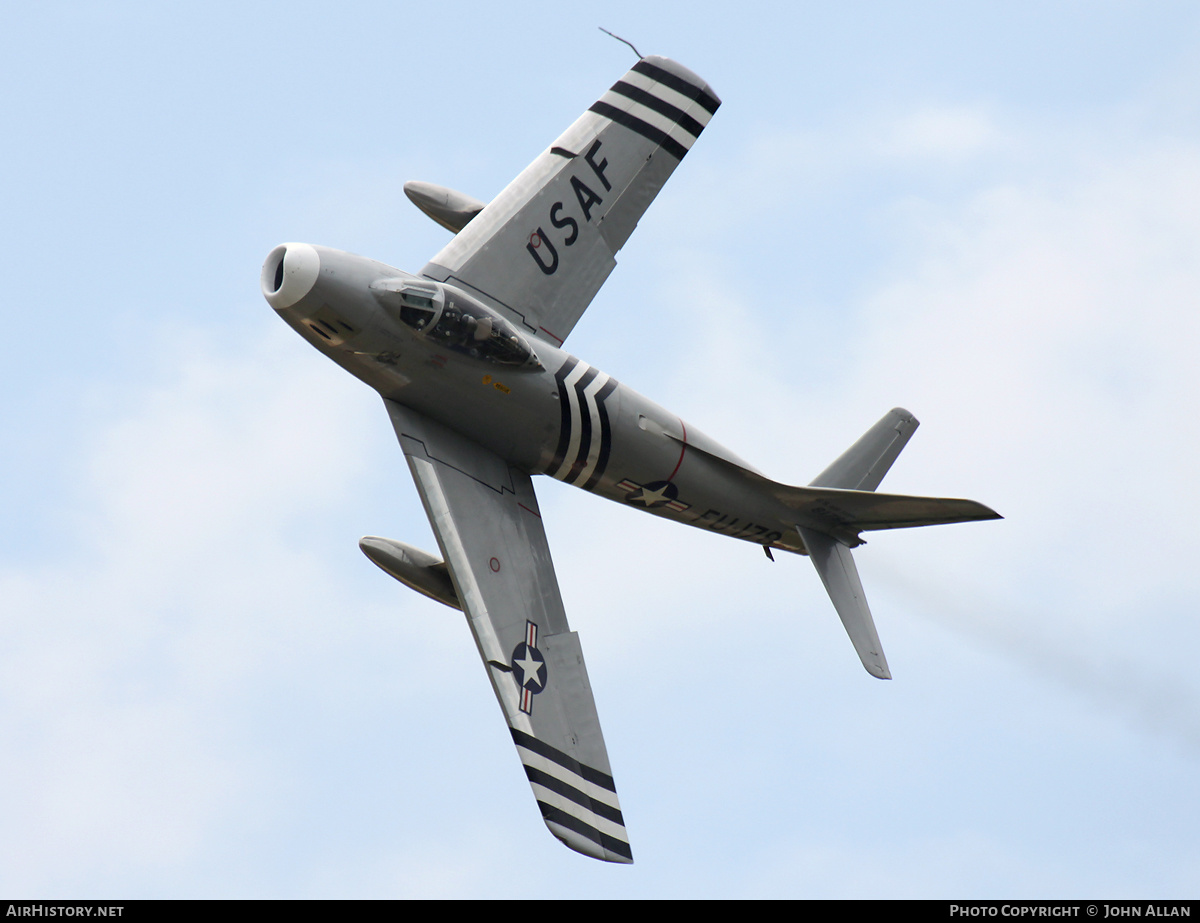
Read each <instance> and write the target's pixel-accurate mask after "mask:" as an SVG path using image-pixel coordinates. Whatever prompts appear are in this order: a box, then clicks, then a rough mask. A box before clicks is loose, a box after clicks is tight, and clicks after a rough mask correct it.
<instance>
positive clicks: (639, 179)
mask: <svg viewBox="0 0 1200 923" xmlns="http://www.w3.org/2000/svg"><path fill="white" fill-rule="evenodd" d="M720 104H721V103H720V99H719V98H718V97H717V94H716V93H715V92H714V91H713V89H712V87H710V86H709V85H708V84H707V83H705V82H704V81H703V80H702V79H700V77H698V76H696V74H694V73H692V72H691V71H690V70H688V69H687V68H685V67H682V66H681V65H679V64H677V63H675V62H674V61H671V60H668V59H666V58H661V57H655V56H649V57H644V58H641V59H640V60H639V61H638V62H637V63H636V64H635V65H634V66H633V68H632V69H631V70H630V71H629V72H628V73H626V74H625V75H624V76H623V77H621V79H620V80H618V81H617V82H616V83H614V84H613V86H612V87H611V88H610V89H609V90H607V91H606V92H605V93H604V94H603V95H602V96H601V97H600V99H599V100H598V101H596V102H595V103H594V104H593V105H591V106H590V107H589V108H588V109H587V111H585V112H584V113H583V115H581V116H580V117H579V118H578V119H577V120H576V121H575V123H574V124H573V125H571V126H570V127H569V128H568V129H567V130H566V131H565V132H564V133H563V134H562V135H560V136H559V137H558V138H557V139H556V140H555V141H554V142H553V143H552V144H551V145H550V146H549V147H548V148H547V149H546V150H545V151H543V152H542V153H541V154H540V155H539V156H538V157H537V158H536V159H535V160H534V161H533V163H531V164H530V165H529V166H528V167H527V168H526V169H525V171H524V172H523V173H521V174H520V175H519V176H518V177H517V178H516V179H515V180H513V181H512V183H511V184H509V186H508V187H507V188H505V189H504V190H503V191H502V192H501V193H500V194H499V195H498V196H496V197H495V198H494V199H493V200H492V201H491V202H488V203H486V204H485V203H483V202H480V201H478V200H476V199H474V198H472V197H471V196H468V195H465V194H463V193H460V192H455V191H454V190H451V189H446V188H443V187H440V186H435V185H432V184H429V183H408V184H406V186H405V191H406V192H407V194H408V196H409V198H410V199H412V201H413V202H414V203H415V204H416V205H417V206H418V207H419V208H420V209H421V210H422V211H424V212H425V213H426V214H427V215H428V216H429V217H431V218H432V219H433V220H434V221H436V222H437V223H438V224H440V225H442V226H443V227H445V228H446V229H448V230H449V231H451V232H453V233H454V237H453V239H451V240H450V242H449V243H448V244H446V246H445V247H444V248H443V249H442V250H441V252H439V253H438V254H437V255H436V256H434V257H433V259H432V260H431V261H430V262H429V263H427V264H426V265H425V266H424V267H423V268H422V269H421V270H420V271H419V272H417V273H415V274H413V273H408V272H404V271H402V270H399V269H395V268H393V267H391V266H388V265H386V264H384V263H380V262H377V261H375V260H372V259H368V258H366V257H362V256H355V255H353V254H350V253H345V252H342V251H340V250H334V249H330V248H328V247H321V246H314V245H310V244H305V243H286V244H281V245H279V246H278V247H276V248H275V249H273V250H272V251H271V252H270V254H269V255H268V256H267V260H266V262H265V263H264V264H263V268H262V292H263V295H264V296H265V297H266V299H267V301H268V302H269V303H270V305H271V307H272V308H274V309H275V310H276V312H278V314H279V315H280V317H282V318H283V320H284V321H285V322H286V323H287V324H289V325H290V326H291V327H292V328H293V329H294V330H295V331H296V332H297V333H299V334H300V335H301V336H302V337H304V338H305V339H306V340H307V341H308V342H309V343H311V344H312V345H313V346H315V347H316V348H317V349H318V350H319V351H320V352H322V353H323V354H324V355H326V356H328V357H329V358H330V359H332V360H333V361H334V362H336V363H337V364H338V365H340V366H342V368H344V369H346V371H348V372H350V374H352V375H354V376H355V377H357V378H359V379H360V380H362V381H363V382H364V383H366V384H367V385H369V386H370V387H372V388H374V389H375V390H376V391H378V392H379V394H380V395H381V396H382V398H383V403H384V406H385V407H386V409H387V412H388V415H389V416H390V418H391V421H392V426H393V427H394V428H395V431H396V437H397V438H398V440H399V442H400V446H401V448H402V449H403V451H404V455H405V458H406V460H407V462H408V467H409V470H410V471H411V472H412V476H413V480H414V481H415V482H416V486H417V492H418V493H419V494H420V496H421V502H422V503H423V504H424V506H425V512H426V514H427V515H428V517H429V522H430V524H431V525H432V527H433V532H434V534H435V535H436V536H437V542H438V547H439V551H440V556H439V555H435V554H431V553H428V552H425V551H421V550H419V549H417V548H413V547H410V546H408V545H406V544H404V543H402V542H398V541H394V540H392V539H386V538H376V537H366V538H363V539H362V540H361V541H360V542H359V545H360V547H361V548H362V550H363V552H364V553H365V554H366V555H367V557H368V558H370V559H371V560H372V561H373V562H375V563H376V564H377V565H378V566H379V567H380V568H382V569H383V570H384V571H386V572H387V573H388V574H390V575H391V576H392V577H394V578H396V579H397V580H399V581H400V582H401V583H403V584H405V585H406V586H408V587H411V588H412V589H414V590H416V591H417V592H419V593H423V594H424V595H426V596H428V597H430V598H431V599H435V600H437V601H438V602H441V603H444V604H445V605H447V606H451V607H453V608H455V609H459V610H461V611H462V612H463V613H464V615H465V616H466V620H467V626H468V628H470V630H471V634H472V635H473V636H474V638H475V644H476V646H477V647H478V649H479V656H480V657H481V658H482V660H483V664H484V668H485V669H486V671H487V674H488V678H489V679H490V680H491V683H492V688H493V690H494V691H495V693H496V698H497V700H499V702H500V709H501V711H502V712H503V714H504V720H505V721H506V722H507V723H508V726H509V729H510V731H511V733H512V739H513V743H514V744H515V745H516V749H517V753H518V755H519V756H520V759H521V762H522V764H523V765H524V768H525V773H526V775H527V776H528V779H529V783H530V785H531V786H532V788H533V794H534V797H535V799H536V800H537V805H538V808H539V809H540V811H541V814H542V817H543V819H544V821H545V823H546V826H547V827H548V828H549V829H550V832H551V833H553V834H554V835H555V836H556V837H558V838H559V839H560V840H561V841H562V842H563V843H565V844H566V845H567V846H569V847H570V848H571V849H574V850H576V851H578V852H581V853H583V854H585V855H588V856H592V857H594V858H597V859H602V860H605V861H608V862H620V863H628V862H632V861H633V854H632V851H631V850H630V846H629V837H628V834H627V833H626V829H625V821H624V818H623V816H622V814H621V806H620V802H619V801H618V799H617V790H616V786H615V785H614V783H613V777H612V769H611V768H610V765H609V761H608V754H607V751H606V749H605V746H604V737H603V735H602V734H601V732H600V722H599V719H598V717H597V714H596V705H595V701H594V699H593V696H592V689H591V685H590V683H589V681H588V674H587V668H586V667H585V665H584V660H583V650H582V648H581V646H580V642H579V636H578V634H577V633H576V632H573V631H572V630H571V628H570V626H569V624H568V623H567V617H566V613H565V612H564V611H563V603H562V597H561V596H560V595H559V589H558V582H557V579H556V577H555V574H554V564H553V563H552V561H551V557H550V548H549V546H548V544H547V542H546V533H545V530H544V528H543V526H542V518H541V514H540V512H539V510H538V502H537V498H536V496H535V495H534V486H533V477H534V475H548V476H550V477H552V478H557V479H559V480H561V481H565V482H566V483H568V484H574V485H575V486H576V487H581V488H582V489H584V490H587V491H590V492H592V493H594V494H597V495H599V496H601V497H606V498H608V499H609V500H614V501H616V502H617V503H624V504H627V505H629V506H632V507H634V508H635V509H639V510H645V511H646V512H648V513H653V514H654V515H656V516H662V517H665V518H667V519H672V520H674V521H676V522H679V523H682V524H683V525H689V526H694V527H696V528H699V529H706V530H708V531H711V532H717V533H720V534H722V535H727V536H729V537H731V538H736V539H740V540H741V541H744V542H752V543H754V544H757V545H761V546H762V547H763V549H764V551H765V552H766V553H767V555H768V556H772V555H773V552H776V551H779V552H792V553H795V554H801V555H807V556H808V558H809V560H811V561H812V562H813V564H814V565H815V566H816V569H817V573H818V574H819V575H820V578H821V581H822V582H823V583H824V585H825V589H826V590H827V591H828V593H829V596H830V598H831V599H832V601H833V605H834V608H835V609H836V610H837V613H838V615H839V616H840V617H841V619H842V623H843V625H845V628H846V631H847V632H848V634H849V635H850V640H851V641H852V642H853V645H854V649H855V651H857V653H858V656H859V657H860V658H861V660H862V663H863V666H864V667H866V669H867V672H869V673H870V674H871V675H872V676H876V677H879V678H880V679H889V678H890V676H891V674H890V673H889V671H888V665H887V660H886V659H885V658H884V654H883V648H882V646H881V645H880V643H879V636H878V634H877V633H876V630H875V624H874V621H873V619H872V617H871V611H870V609H869V608H868V607H867V601H866V597H865V596H864V594H863V589H862V584H861V583H860V581H859V578H858V572H857V570H856V568H855V564H854V558H853V557H852V555H851V549H852V548H855V547H857V546H858V545H860V544H862V542H863V539H862V533H863V532H869V531H873V530H877V529H899V528H907V527H910V526H926V525H934V524H937V523H954V522H967V521H970V520H981V519H996V518H999V517H998V516H997V514H996V513H994V512H993V511H992V510H990V509H988V508H987V507H986V506H983V505H982V504H979V503H975V502H972V501H970V500H952V499H944V498H934V497H911V496H901V495H896V494H883V493H878V492H877V491H876V488H877V487H878V486H879V483H880V481H881V480H882V479H883V476H884V475H885V474H886V473H887V471H888V469H889V468H890V467H891V465H892V463H893V462H894V461H895V460H896V457H897V455H899V453H900V451H901V449H903V448H904V446H905V444H906V443H907V442H908V440H909V438H910V437H911V436H912V434H913V431H914V430H915V429H916V428H917V420H916V419H915V418H914V417H913V416H912V414H910V413H909V412H908V411H906V410H901V409H895V410H892V411H890V412H888V413H887V414H885V415H884V417H883V419H881V420H880V421H879V422H878V423H876V424H875V425H874V426H872V427H871V428H870V429H869V430H868V431H867V432H866V434H865V435H864V436H863V437H862V438H861V439H859V440H858V442H856V443H855V444H854V445H853V446H851V447H850V448H849V449H848V450H847V451H846V452H845V453H844V454H843V455H842V456H841V457H840V458H838V459H837V460H836V461H835V462H834V463H833V464H831V465H830V466H829V467H828V468H826V469H825V470H824V471H822V472H821V473H820V474H819V475H818V476H817V477H816V479H815V480H813V481H812V483H811V484H809V485H808V486H806V487H792V486H788V485H786V484H781V483H779V482H777V481H773V480H770V479H769V478H767V477H766V476H765V475H763V474H761V473H760V472H759V471H757V470H756V469H754V468H752V467H751V466H750V465H749V464H748V463H746V462H745V461H743V460H742V459H741V458H739V457H738V456H737V455H735V454H734V453H733V452H731V451H730V450H728V449H726V448H725V447H724V446H721V445H720V444H718V443H717V442H715V441H714V440H713V439H710V438H709V437H708V436H706V435H704V434H703V433H702V432H700V431H699V430H698V429H696V428H695V427H694V426H691V425H689V424H687V423H685V422H684V421H683V420H681V419H680V418H679V417H677V416H676V415H675V414H673V413H670V412H669V411H667V410H665V409H664V408H662V407H660V406H659V405H658V404H655V403H654V402H653V401H650V400H648V399H647V398H645V397H643V396H642V395H641V394H639V393H637V392H636V391H634V390H633V389H632V388H630V387H629V386H628V385H626V384H624V383H622V382H619V381H617V380H616V379H615V378H613V377H612V376H611V375H608V374H606V373H605V372H603V371H601V370H600V369H598V368H596V367H595V366H592V365H589V364H588V363H587V362H585V361H583V360H582V359H579V358H577V357H575V356H573V355H571V354H570V353H569V352H567V351H566V350H565V349H563V344H564V342H565V340H566V339H567V337H568V336H569V335H570V333H571V330H572V329H573V328H574V326H575V324H576V323H577V322H578V321H579V318H580V316H581V315H582V314H583V312H584V310H586V308H587V307H588V305H589V304H590V303H591V301H592V299H593V298H594V297H595V295H596V293H597V292H598V291H599V290H600V287H601V286H602V285H603V284H604V281H605V279H607V278H608V275H609V273H611V272H612V270H613V268H614V267H615V265H616V261H615V259H614V257H615V255H616V253H617V251H618V250H620V249H621V247H622V246H624V244H625V242H626V241H627V240H628V239H629V236H630V234H631V233H632V232H633V229H634V228H635V227H636V226H637V223H638V220H639V219H640V218H641V216H642V214H643V213H644V212H645V210H646V208H647V207H648V206H649V204H650V203H651V202H652V201H653V200H654V197H655V196H656V195H657V194H658V191H659V190H660V189H661V188H662V187H663V184H664V183H666V181H667V179H668V178H669V177H670V176H671V174H672V173H673V172H674V171H675V168H676V167H678V166H679V163H680V161H682V160H683V158H684V156H685V155H686V154H687V153H688V151H689V150H690V149H691V147H692V145H693V144H694V143H695V141H696V139H697V138H699V136H700V133H701V132H702V131H703V130H704V128H705V127H706V126H707V125H708V123H709V120H710V119H712V117H713V115H714V114H715V113H716V112H717V108H718V107H719V106H720Z"/></svg>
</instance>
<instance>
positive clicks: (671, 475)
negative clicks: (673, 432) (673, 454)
mask: <svg viewBox="0 0 1200 923" xmlns="http://www.w3.org/2000/svg"><path fill="white" fill-rule="evenodd" d="M679 425H680V426H681V427H682V428H683V445H681V446H680V447H679V461H677V462H675V470H674V471H672V472H671V474H670V475H669V476H668V477H667V480H668V481H673V480H674V479H675V475H677V474H678V473H679V466H680V465H682V464H683V453H684V452H686V451H687V424H686V423H684V422H683V421H682V420H680V421H679Z"/></svg>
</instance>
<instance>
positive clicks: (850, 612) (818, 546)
mask: <svg viewBox="0 0 1200 923" xmlns="http://www.w3.org/2000/svg"><path fill="white" fill-rule="evenodd" d="M796 529H797V531H798V532H799V533H800V537H801V538H802V539H804V545H805V547H807V548H808V557H809V559H810V560H811V561H812V562H813V566H814V567H816V569H817V573H818V574H820V576H821V582H822V583H823V584H825V591H826V592H827V593H828V594H829V598H830V599H831V600H833V607H834V608H835V609H837V614H838V616H839V617H840V618H841V620H842V625H843V626H845V628H846V634H848V635H849V636H850V641H851V643H853V644H854V650H855V651H857V652H858V657H859V659H860V660H861V661H862V665H863V666H864V667H866V668H867V672H868V673H870V674H871V675H872V676H876V677H878V678H879V679H891V678H892V674H891V671H890V670H888V665H887V658H886V657H884V656H883V645H882V644H880V643H879V634H878V633H877V632H876V631H875V620H874V619H873V618H871V609H870V607H869V606H868V605H867V596H866V594H865V593H864V592H863V588H862V581H860V580H859V579H858V568H857V567H856V566H855V564H854V556H853V555H852V554H851V553H850V549H849V548H847V547H846V546H845V545H843V544H842V543H841V542H839V541H838V540H837V539H835V538H831V537H830V536H828V535H825V534H824V533H822V532H817V531H814V530H813V529H806V528H805V527H804V526H797V527H796Z"/></svg>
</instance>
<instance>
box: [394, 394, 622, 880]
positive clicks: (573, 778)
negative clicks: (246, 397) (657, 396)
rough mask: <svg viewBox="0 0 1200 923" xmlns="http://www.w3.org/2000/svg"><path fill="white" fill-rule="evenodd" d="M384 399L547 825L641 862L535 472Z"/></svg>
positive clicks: (581, 843)
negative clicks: (562, 589)
mask: <svg viewBox="0 0 1200 923" xmlns="http://www.w3.org/2000/svg"><path fill="white" fill-rule="evenodd" d="M384 403H385V404H386V405H387V409H388V413H389V415H390V416H391V419H392V425H393V426H394V427H395V430H396V436H397V438H398V439H399V440H400V445H401V447H402V448H403V449H404V455H405V458H406V460H407V461H408V466H409V469H410V470H411V472H412V475H413V480H414V481H415V482H416V485H417V490H418V492H419V493H420V495H421V501H422V503H423V504H424V506H425V512H426V514H427V515H428V516H429V522H430V524H431V525H432V526H433V531H434V533H435V534H436V536H437V540H438V544H439V545H440V546H441V550H442V554H443V556H444V559H445V562H446V565H447V567H448V569H449V572H450V576H451V579H452V581H453V583H454V588H455V590H456V591H457V594H458V600H459V602H460V603H461V604H462V608H463V611H464V613H465V614H466V617H467V623H468V625H469V626H470V629H471V634H472V635H473V636H474V638H475V643H476V646H477V647H478V649H479V654H480V656H481V657H482V659H483V662H484V665H485V667H486V669H487V673H488V678H489V679H490V680H491V683H492V688H493V690H494V691H495V693H496V698H497V700H498V701H499V702H500V708H501V710H502V711H503V712H504V717H505V720H506V721H507V722H508V726H509V729H510V731H511V733H512V737H513V742H514V744H515V745H516V748H517V753H518V755H519V756H520V758H521V763H522V764H523V766H524V767H525V775H526V777H527V778H528V779H529V784H530V786H531V787H532V789H533V793H534V797H535V798H536V799H537V803H538V807H539V808H540V810H541V812H542V818H543V820H544V821H545V822H546V826H547V827H548V828H549V829H550V832H551V833H553V834H554V835H555V836H556V837H558V838H559V839H560V840H562V841H563V842H564V843H565V844H566V845H567V846H569V847H570V848H571V849H574V850H576V851H577V852H581V853H584V854H585V855H589V856H592V857H594V858H597V859H603V860H605V861H608V862H625V863H627V862H632V861H633V858H632V853H631V852H630V849H629V837H628V834H627V833H626V832H625V822H624V819H623V818H622V816H621V806H620V803H619V801H618V800H617V792H616V787H615V786H614V784H613V779H612V771H611V769H610V767H609V763H608V754H607V751H606V749H605V746H604V737H603V735H602V734H601V731H600V720H599V718H598V716H597V714H596V705H595V701H594V699H593V696H592V689H591V684H590V683H589V681H588V675H587V667H586V665H585V664H584V660H583V650H582V648H581V647H580V644H579V636H578V634H577V633H576V632H573V631H571V629H570V626H569V625H568V624H567V618H566V614H565V612H564V611H563V604H562V597H561V595H560V594H559V590H558V581H557V579H556V577H555V574H554V564H553V562H552V561H551V558H550V549H549V546H548V545H547V543H546V533H545V530H544V529H543V528H542V521H541V514H540V512H539V511H538V505H537V498H536V497H535V496H534V493H533V484H532V481H531V479H530V476H529V475H528V474H526V473H524V472H522V471H518V470H517V469H515V468H512V467H510V466H509V465H508V464H507V463H506V462H505V461H504V460H503V459H501V458H500V457H499V456H497V455H496V454H494V453H493V452H490V451H489V450H487V449H484V448H483V447H482V446H479V445H478V444H476V443H473V442H471V441H470V440H468V439H465V438H463V437H462V436H460V435H458V434H457V433H454V432H453V431H451V430H449V429H447V428H445V427H443V426H441V425H440V424H437V423H435V422H433V421H432V420H429V419H428V418H426V417H424V416H422V415H421V414H418V413H416V412H415V411H412V410H410V409H408V408H406V407H403V406H402V405H400V404H397V403H395V402H393V401H389V400H385V401H384Z"/></svg>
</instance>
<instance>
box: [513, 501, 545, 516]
mask: <svg viewBox="0 0 1200 923" xmlns="http://www.w3.org/2000/svg"><path fill="white" fill-rule="evenodd" d="M517 506H519V507H520V508H521V509H523V510H524V511H525V512H526V513H533V515H534V516H536V517H537V518H538V519H541V518H542V514H541V513H539V512H538V511H537V510H531V509H530V508H529V507H527V506H526V505H525V504H524V503H520V502H518V503H517Z"/></svg>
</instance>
